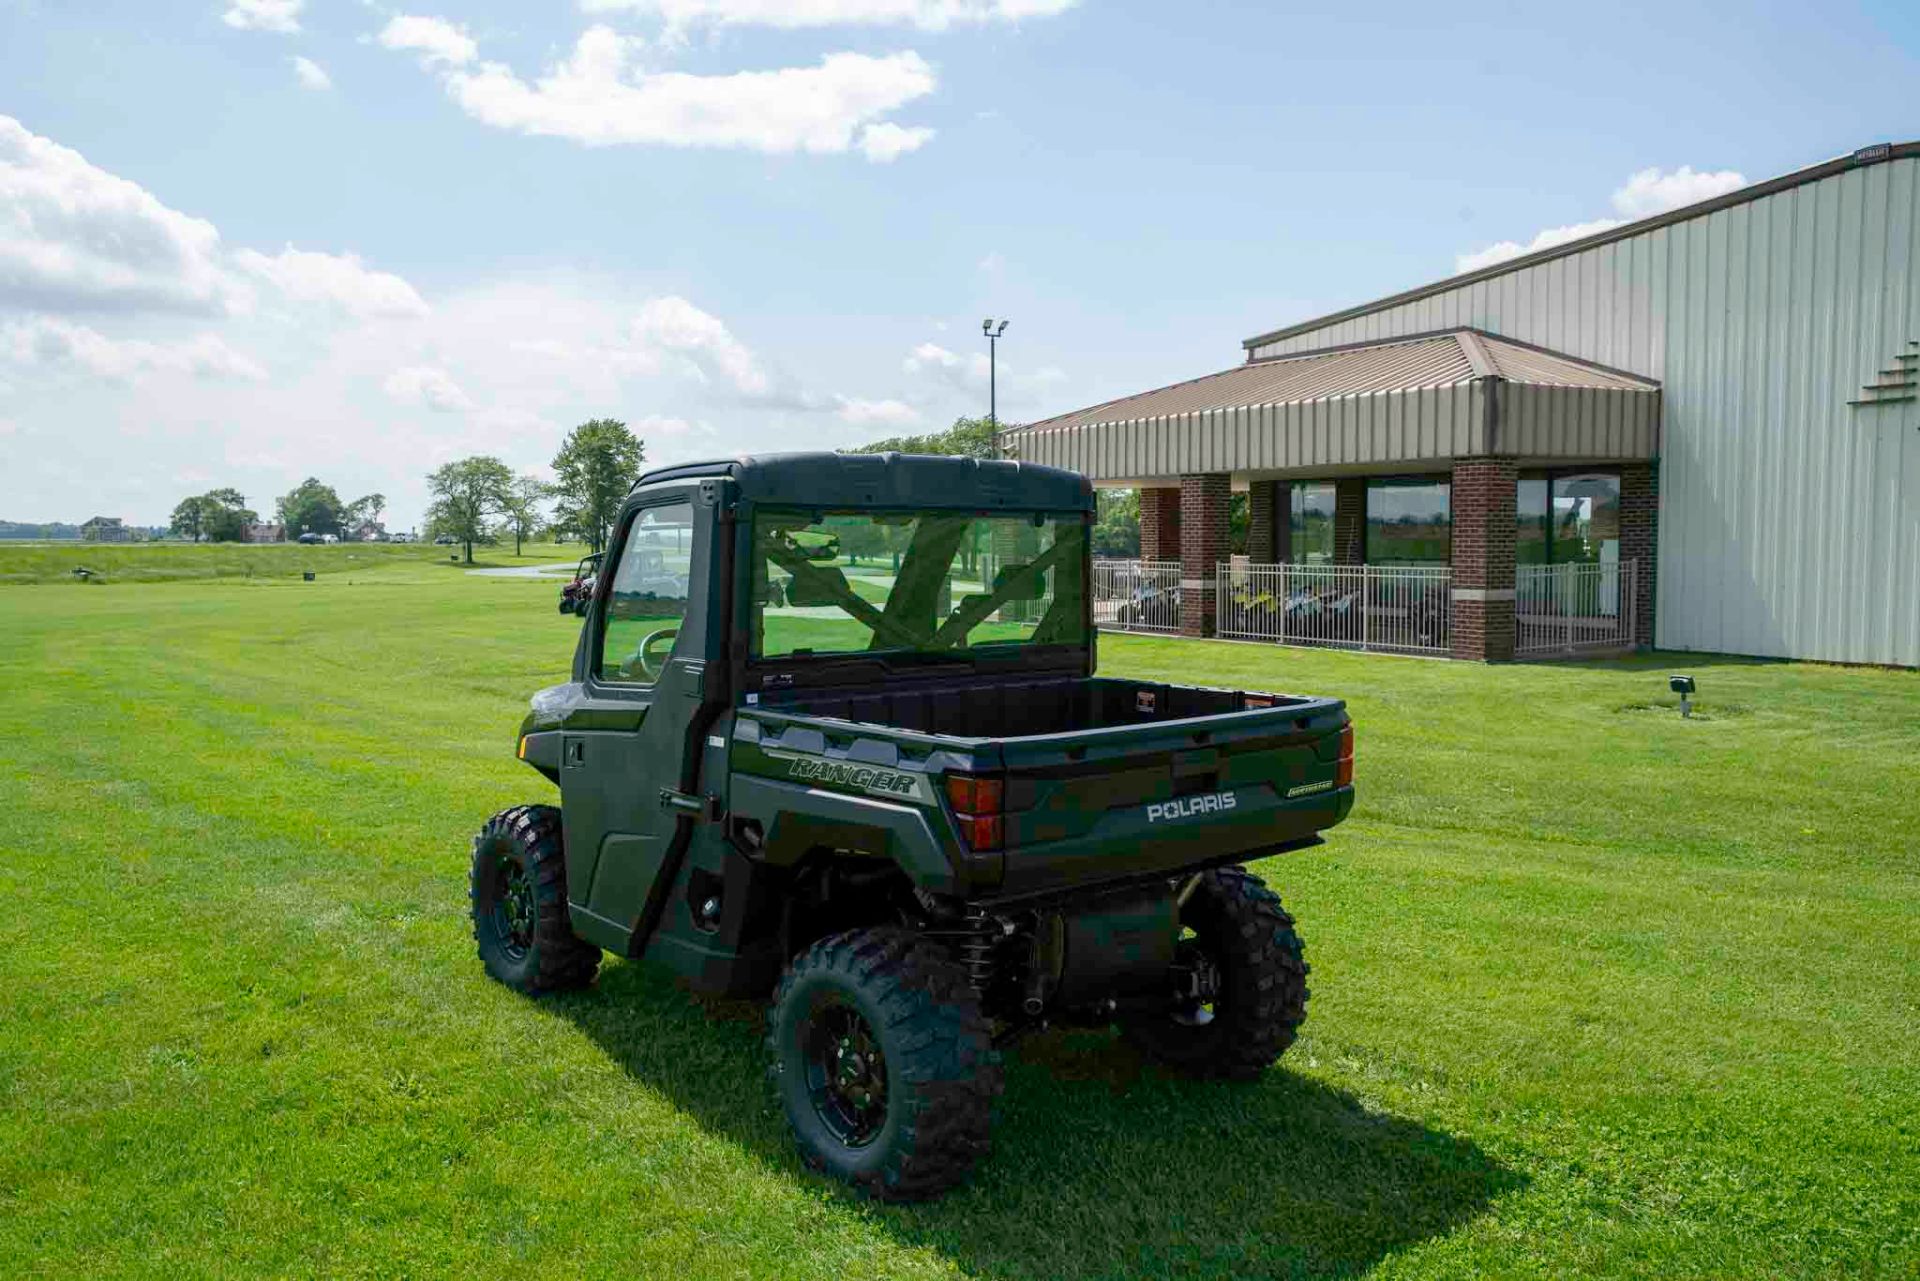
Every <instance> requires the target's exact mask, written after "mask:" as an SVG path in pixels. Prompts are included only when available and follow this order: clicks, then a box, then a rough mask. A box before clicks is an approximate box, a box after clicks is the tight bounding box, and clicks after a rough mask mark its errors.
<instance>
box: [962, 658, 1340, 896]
mask: <svg viewBox="0 0 1920 1281" xmlns="http://www.w3.org/2000/svg"><path fill="white" fill-rule="evenodd" d="M1243 697H1244V698H1245V699H1246V700H1247V701H1250V702H1251V701H1255V700H1259V699H1261V698H1262V697H1263V696H1259V695H1248V696H1243ZM1274 702H1275V705H1274V706H1270V707H1260V706H1251V707H1247V708H1246V709H1245V710H1242V711H1236V712H1224V713H1219V714H1215V715H1208V716H1195V717H1189V718H1184V719H1174V720H1153V721H1144V722H1140V723H1136V724H1131V725H1116V726H1111V727H1108V728H1103V729H1092V730H1079V731H1075V732H1073V733H1065V734H1046V735H1037V736H1034V737H1027V738H1009V739H1002V740H1001V741H1000V748H1001V752H1002V760H1003V762H1004V765H1005V769H1006V802H1005V804H1006V864H1005V867H1006V874H1005V880H1004V882H1003V883H1002V886H1001V893H1002V894H1025V893H1031V892H1037V891H1042V890H1046V889H1050V888H1056V887H1059V886H1064V885H1072V884H1084V883H1089V882H1095V881H1102V880H1108V879H1112V878H1116V877H1124V876H1135V875H1141V874H1146V873H1154V872H1160V871H1172V870H1177V869H1178V868H1181V867H1183V866H1188V865H1191V864H1194V863H1199V862H1207V861H1220V860H1224V859H1228V858H1230V857H1231V856H1234V855H1237V854H1243V853H1244V854H1246V855H1247V856H1248V857H1252V856H1254V855H1255V854H1257V853H1259V852H1261V851H1263V850H1266V849H1270V848H1272V847H1274V846H1276V845H1283V844H1287V843H1289V842H1293V841H1298V840H1301V839H1303V838H1306V837H1309V836H1311V835H1313V834H1314V833H1315V832H1318V831H1321V830H1323V829H1325V828H1328V827H1332V826H1333V825H1334V824H1335V823H1337V822H1339V821H1340V820H1341V819H1342V818H1344V817H1345V816H1346V813H1347V811H1348V809H1350V808H1351V806H1352V803H1353V789H1352V787H1351V786H1350V785H1348V786H1340V785H1339V784H1338V782H1337V779H1336V774H1337V772H1338V769H1339V759H1340V754H1341V745H1342V741H1343V731H1344V730H1345V729H1346V727H1347V724H1348V718H1347V712H1346V705H1345V704H1344V703H1343V702H1341V701H1339V700H1338V699H1275V700H1274Z"/></svg>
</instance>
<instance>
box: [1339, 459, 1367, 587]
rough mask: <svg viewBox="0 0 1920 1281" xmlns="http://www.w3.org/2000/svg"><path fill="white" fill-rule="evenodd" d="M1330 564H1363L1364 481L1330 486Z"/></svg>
mask: <svg viewBox="0 0 1920 1281" xmlns="http://www.w3.org/2000/svg"><path fill="white" fill-rule="evenodd" d="M1333 563H1334V564H1336V565H1364V564H1366V563H1367V478H1366V477H1365V476H1348V477H1345V478H1343V479H1341V480H1336V481H1334V482H1333Z"/></svg>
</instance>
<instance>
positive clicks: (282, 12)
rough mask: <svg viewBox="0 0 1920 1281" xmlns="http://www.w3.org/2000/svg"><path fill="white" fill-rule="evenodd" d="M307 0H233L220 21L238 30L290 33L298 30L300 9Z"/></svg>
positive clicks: (304, 5)
mask: <svg viewBox="0 0 1920 1281" xmlns="http://www.w3.org/2000/svg"><path fill="white" fill-rule="evenodd" d="M306 2H307V0H233V3H232V4H231V5H229V6H228V8H227V11H226V12H225V13H224V14H222V15H221V16H220V21H222V22H224V23H226V24H227V25H228V26H229V27H233V28H235V29H236V30H239V31H277V32H279V33H281V34H282V35H291V34H292V33H293V32H296V31H298V30H300V10H302V9H304V8H305V7H306Z"/></svg>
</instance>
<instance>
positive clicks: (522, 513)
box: [507, 472, 552, 556]
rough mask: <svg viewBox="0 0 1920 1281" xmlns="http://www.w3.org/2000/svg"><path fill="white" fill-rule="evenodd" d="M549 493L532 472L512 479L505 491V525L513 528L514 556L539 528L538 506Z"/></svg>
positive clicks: (544, 483)
mask: <svg viewBox="0 0 1920 1281" xmlns="http://www.w3.org/2000/svg"><path fill="white" fill-rule="evenodd" d="M551 492H552V491H551V489H549V487H548V485H547V482H545V481H544V480H541V479H540V478H539V477H538V476H536V475H534V474H533V473H532V472H527V473H526V474H524V475H521V476H516V477H514V479H513V486H512V488H510V489H509V490H508V491H507V523H508V524H509V525H512V526H513V554H514V555H515V556H518V555H519V554H520V544H521V543H522V542H524V541H525V540H526V538H527V536H528V535H530V534H532V533H533V531H534V530H536V529H538V528H539V527H540V504H541V503H543V502H545V501H546V500H547V496H548V495H549V494H550V493H551Z"/></svg>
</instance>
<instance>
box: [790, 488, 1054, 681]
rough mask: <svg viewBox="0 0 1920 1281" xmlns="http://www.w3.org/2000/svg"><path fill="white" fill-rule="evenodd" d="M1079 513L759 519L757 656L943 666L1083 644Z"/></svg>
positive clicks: (803, 514)
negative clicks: (937, 660) (945, 661)
mask: <svg viewBox="0 0 1920 1281" xmlns="http://www.w3.org/2000/svg"><path fill="white" fill-rule="evenodd" d="M1085 542H1086V526H1085V524H1084V523H1083V517H1082V516H1081V515H1080V514H1079V513H1077V512H1070V513H1062V514H1059V515H1051V514H1044V513H1038V514H1020V515H994V516H979V515H970V514H967V513H964V512H911V511H906V512H887V511H857V512H820V511H811V512H809V511H791V510H780V509H762V510H760V511H759V512H758V513H757V514H756V515H755V517H754V522H753V546H754V556H753V575H754V577H753V654H754V657H756V658H777V657H785V656H802V657H804V656H809V655H817V654H865V653H878V652H884V653H887V654H889V655H909V654H939V655H942V656H945V657H953V656H955V655H956V654H960V653H970V652H974V651H980V650H983V649H986V648H988V647H995V648H1017V647H1021V646H1033V645H1083V644H1085V643H1086V583H1085V575H1086V560H1085V556H1084V548H1085Z"/></svg>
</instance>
